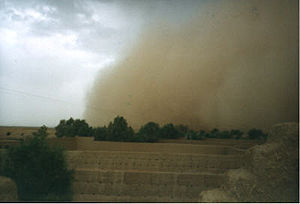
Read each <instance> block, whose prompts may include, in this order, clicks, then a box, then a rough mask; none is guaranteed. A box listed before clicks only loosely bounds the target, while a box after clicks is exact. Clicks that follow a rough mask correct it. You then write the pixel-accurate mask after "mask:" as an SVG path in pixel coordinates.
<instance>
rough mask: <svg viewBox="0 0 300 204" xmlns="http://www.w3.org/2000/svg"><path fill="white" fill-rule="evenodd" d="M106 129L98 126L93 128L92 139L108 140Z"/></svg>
mask: <svg viewBox="0 0 300 204" xmlns="http://www.w3.org/2000/svg"><path fill="white" fill-rule="evenodd" d="M108 138H109V137H108V130H107V128H106V127H105V126H104V127H98V128H95V130H94V140H96V141H105V140H108Z"/></svg>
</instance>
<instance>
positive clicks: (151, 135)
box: [132, 122, 159, 142]
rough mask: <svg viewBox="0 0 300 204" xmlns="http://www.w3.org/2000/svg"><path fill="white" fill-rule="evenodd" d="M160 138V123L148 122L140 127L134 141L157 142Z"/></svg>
mask: <svg viewBox="0 0 300 204" xmlns="http://www.w3.org/2000/svg"><path fill="white" fill-rule="evenodd" d="M158 138H159V124H157V123H154V122H148V123H147V124H145V125H144V126H142V127H141V128H140V130H139V131H138V133H137V134H136V135H135V137H134V139H133V140H132V141H133V142H157V141H158Z"/></svg>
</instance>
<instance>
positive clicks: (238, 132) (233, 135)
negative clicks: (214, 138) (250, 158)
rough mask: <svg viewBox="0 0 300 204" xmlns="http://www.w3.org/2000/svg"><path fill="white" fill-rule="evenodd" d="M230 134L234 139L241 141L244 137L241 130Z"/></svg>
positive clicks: (232, 131)
mask: <svg viewBox="0 0 300 204" xmlns="http://www.w3.org/2000/svg"><path fill="white" fill-rule="evenodd" d="M230 134H231V136H232V137H233V138H235V139H237V140H239V139H240V138H241V137H242V135H243V132H242V131H240V130H231V132H230Z"/></svg>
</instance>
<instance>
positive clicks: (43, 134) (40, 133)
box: [32, 125, 49, 138]
mask: <svg viewBox="0 0 300 204" xmlns="http://www.w3.org/2000/svg"><path fill="white" fill-rule="evenodd" d="M47 129H48V128H47V127H46V126H45V125H43V126H41V127H40V128H39V129H38V131H37V132H33V133H32V135H33V136H35V137H41V138H46V137H47V136H48V135H49V134H48V133H47Z"/></svg>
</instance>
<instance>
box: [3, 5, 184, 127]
mask: <svg viewBox="0 0 300 204" xmlns="http://www.w3.org/2000/svg"><path fill="white" fill-rule="evenodd" d="M151 4H153V5H151ZM159 4H160V3H159V2H155V3H154V2H152V3H151V2H139V3H137V2H135V1H126V2H123V1H89V0H84V1H78V0H74V1H65V0H62V1H61V0H59V1H58V0H57V1H56V0H53V1H40V0H36V1H32V0H26V1H18V0H9V1H5V0H4V1H3V0H2V1H0V125H12V126H40V125H42V124H46V125H47V126H55V125H57V124H58V122H59V120H60V119H64V118H69V117H74V118H82V117H83V112H84V109H85V105H86V97H85V96H86V94H87V92H88V90H89V88H90V86H91V85H92V83H93V80H94V78H95V75H96V73H97V72H98V71H99V70H100V69H102V68H103V67H105V66H107V65H110V64H112V63H114V62H115V60H116V59H117V58H118V57H119V54H120V51H121V50H123V49H125V48H126V45H128V44H130V43H132V42H133V41H134V40H135V38H136V36H137V35H138V33H139V30H140V29H141V27H142V26H145V23H147V22H148V21H149V19H146V18H145V17H143V16H144V15H145V12H143V11H145V10H143V7H149V6H154V7H156V8H157V10H159V9H160V5H159ZM175 4H176V2H175ZM175 7H177V10H178V9H179V7H178V5H175ZM151 15H152V17H154V16H155V12H152V13H151V14H148V15H147V17H149V16H151ZM173 17H174V15H173Z"/></svg>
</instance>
